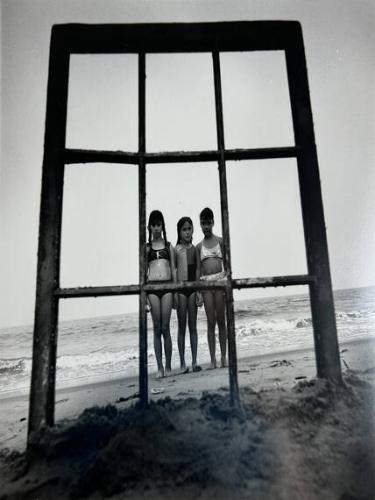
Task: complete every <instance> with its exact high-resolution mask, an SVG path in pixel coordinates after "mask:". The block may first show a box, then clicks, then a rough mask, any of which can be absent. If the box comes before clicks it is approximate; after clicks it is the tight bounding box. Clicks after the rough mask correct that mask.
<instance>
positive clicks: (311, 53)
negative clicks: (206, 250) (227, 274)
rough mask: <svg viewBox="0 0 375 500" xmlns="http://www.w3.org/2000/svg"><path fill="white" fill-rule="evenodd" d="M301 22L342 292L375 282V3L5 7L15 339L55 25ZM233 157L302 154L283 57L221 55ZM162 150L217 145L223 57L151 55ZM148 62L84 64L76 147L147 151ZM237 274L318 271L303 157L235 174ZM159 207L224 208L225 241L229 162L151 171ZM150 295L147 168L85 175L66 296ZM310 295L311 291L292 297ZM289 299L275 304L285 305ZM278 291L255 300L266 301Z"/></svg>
mask: <svg viewBox="0 0 375 500" xmlns="http://www.w3.org/2000/svg"><path fill="white" fill-rule="evenodd" d="M262 19H264V20H283V19H284V20H298V21H300V23H301V24H302V30H303V36H304V43H305V51H306V59H307V67H308V76H309V85H310V92H311V102H312V109H313V117H314V126H315V137H316V144H317V150H318V160H319V168H320V177H321V187H322V195H323V203H324V210H325V222H326V228H327V237H328V247H329V254H330V264H331V274H332V282H333V288H334V289H339V288H350V287H359V286H369V285H375V259H374V255H375V215H374V214H375V210H374V208H375V196H374V195H375V189H374V188H375V173H374V168H373V166H374V158H375V151H374V146H373V137H374V136H375V61H374V58H373V54H372V50H373V47H374V46H375V2H373V1H362V0H328V1H327V0H324V1H321V0H315V1H310V0H303V1H302V0H299V1H296V0H282V1H280V0H266V1H265V0H259V1H257V0H254V1H238V0H236V1H235V0H226V1H216V0H215V1H207V0H199V1H198V0H190V1H189V2H186V1H182V0H178V1H177V0H173V1H172V0H169V1H164V0H154V1H152V2H151V1H149V0H147V1H146V0H134V1H114V0H107V1H105V2H104V1H98V0H90V1H89V0H86V1H82V0H74V1H73V0H64V1H62V0H58V1H57V0H48V1H47V0H34V1H32V2H31V1H26V0H23V1H20V0H2V2H1V111H2V112H1V170H0V230H1V232H0V235H1V236H0V238H1V239H0V328H1V327H8V326H14V325H23V324H31V323H32V322H33V314H34V305H35V284H36V266H37V238H38V221H39V205H40V188H41V173H42V156H43V137H44V118H45V105H46V85H47V70H48V52H49V38H50V32H51V27H52V25H53V24H58V23H60V24H61V23H68V22H80V23H114V22H115V23H120V22H122V23H133V22H134V23H151V22H203V21H205V22H209V21H212V22H214V21H232V20H249V21H251V20H262ZM220 62H221V70H222V85H223V112H224V133H225V144H226V147H227V148H240V147H247V148H251V147H277V146H288V145H293V130H292V123H291V114H290V102H289V97H288V86H287V79H286V70H285V58H284V54H283V52H272V53H268V52H267V53H246V52H243V53H237V54H234V53H225V54H222V55H221V59H220ZM146 72H147V89H146V113H147V124H146V147H147V151H168V150H200V149H215V148H216V130H215V114H214V90H213V74H212V59H211V56H210V54H169V55H165V54H154V55H149V56H147V58H146ZM137 127H138V121H137V58H136V56H135V55H106V56H103V55H100V56H99V55H85V56H83V55H75V56H72V58H71V64H70V76H69V100H68V124H67V146H68V147H79V148H90V149H114V150H117V149H121V150H127V151H135V150H136V149H137ZM227 178H228V200H229V224H230V238H231V251H232V269H233V275H234V277H256V276H273V275H286V274H301V273H305V272H306V258H305V247H304V240H303V229H302V218H301V210H300V199H299V190H298V179H297V170H296V162H295V160H293V159H282V160H264V161H243V162H228V163H227ZM146 189H147V198H146V208H147V213H149V211H150V210H152V209H155V208H158V209H161V210H162V211H163V213H164V216H165V219H166V224H167V235H168V239H169V240H170V241H171V242H172V243H175V239H176V223H177V220H178V219H179V218H180V217H182V216H185V215H188V216H190V217H191V218H192V219H193V222H194V231H195V232H194V242H196V243H197V242H198V241H199V240H200V239H201V238H202V234H201V232H200V228H199V218H198V216H199V212H200V211H201V209H202V208H203V207H205V206H210V207H211V208H212V209H213V210H214V213H215V228H214V230H215V231H216V233H217V234H219V235H220V234H221V220H220V198H219V180H218V170H217V165H216V164H214V163H208V164H207V163H205V164H191V165H189V164H180V165H178V164H174V165H150V166H149V167H148V168H147V177H146ZM137 282H138V179H137V167H135V166H130V165H129V166H127V165H108V164H91V165H70V166H67V167H66V170H65V179H64V203H63V228H62V253H61V285H62V286H90V285H92V286H93V285H125V284H131V283H137ZM291 291H293V293H294V292H296V291H303V292H306V291H307V290H306V289H305V288H304V287H299V288H298V289H296V288H293V290H291V289H290V288H288V289H282V291H281V292H282V293H291ZM278 292H279V289H271V291H267V293H268V294H269V293H272V294H276V293H278ZM262 294H264V292H263V291H262V290H259V291H246V292H241V293H240V294H238V295H237V297H239V298H245V297H256V296H260V295H262ZM136 308H137V300H136V298H135V297H115V298H114V297H110V298H100V299H72V300H64V301H61V306H60V313H61V318H63V319H69V318H78V317H87V316H96V315H98V316H99V315H104V314H119V313H122V312H126V311H129V310H136Z"/></svg>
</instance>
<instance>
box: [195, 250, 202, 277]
mask: <svg viewBox="0 0 375 500" xmlns="http://www.w3.org/2000/svg"><path fill="white" fill-rule="evenodd" d="M201 246H202V243H198V245H197V246H196V247H195V258H196V262H197V267H196V275H195V279H196V280H197V281H199V279H200V277H201Z"/></svg>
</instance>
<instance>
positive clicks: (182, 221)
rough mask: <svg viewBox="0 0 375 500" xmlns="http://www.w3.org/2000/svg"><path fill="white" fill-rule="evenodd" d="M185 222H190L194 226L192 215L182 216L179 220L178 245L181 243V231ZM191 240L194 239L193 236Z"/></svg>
mask: <svg viewBox="0 0 375 500" xmlns="http://www.w3.org/2000/svg"><path fill="white" fill-rule="evenodd" d="M185 222H188V223H189V224H191V225H192V227H194V226H193V221H192V220H191V219H190V217H181V219H180V220H179V221H178V222H177V243H176V245H178V244H179V243H181V236H180V232H181V229H182V226H183V225H184V224H185ZM191 241H193V236H192V237H191Z"/></svg>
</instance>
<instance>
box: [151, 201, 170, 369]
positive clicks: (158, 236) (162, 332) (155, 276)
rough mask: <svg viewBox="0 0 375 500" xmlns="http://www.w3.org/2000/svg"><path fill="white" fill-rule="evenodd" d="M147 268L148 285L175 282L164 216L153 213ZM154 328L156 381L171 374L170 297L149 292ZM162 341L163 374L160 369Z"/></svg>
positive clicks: (154, 211)
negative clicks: (149, 283)
mask: <svg viewBox="0 0 375 500" xmlns="http://www.w3.org/2000/svg"><path fill="white" fill-rule="evenodd" d="M147 228H148V243H147V250H146V251H147V266H148V274H147V280H148V282H154V283H162V282H170V281H175V280H176V271H175V256H174V250H173V247H172V245H171V244H170V243H169V242H168V240H167V234H166V230H165V223H164V217H163V214H162V213H161V212H160V211H159V210H153V211H152V212H151V213H150V216H149V219H148V226H147ZM148 300H149V303H150V306H151V316H152V321H153V326H154V349H155V357H156V363H157V367H158V373H157V376H156V378H161V377H164V375H165V374H168V373H170V372H171V359H172V341H171V334H170V330H169V322H170V319H171V312H172V304H173V294H172V293H171V292H162V291H160V292H152V293H150V294H149V295H148ZM162 338H163V340H164V353H165V370H164V366H163V353H162Z"/></svg>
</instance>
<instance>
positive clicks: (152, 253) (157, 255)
mask: <svg viewBox="0 0 375 500" xmlns="http://www.w3.org/2000/svg"><path fill="white" fill-rule="evenodd" d="M169 247H170V243H167V246H165V247H164V248H161V249H160V250H154V249H153V248H152V245H150V244H149V245H148V248H149V249H150V250H149V251H148V257H147V258H148V261H149V262H151V261H152V260H158V259H165V260H168V261H170V260H171V252H170V248H169Z"/></svg>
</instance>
